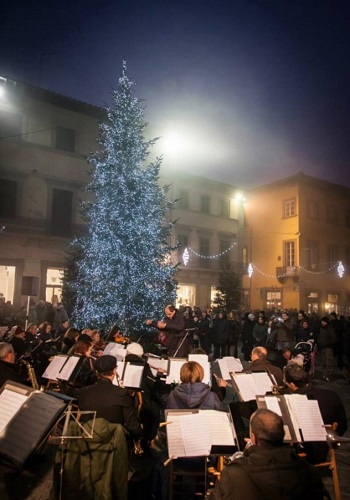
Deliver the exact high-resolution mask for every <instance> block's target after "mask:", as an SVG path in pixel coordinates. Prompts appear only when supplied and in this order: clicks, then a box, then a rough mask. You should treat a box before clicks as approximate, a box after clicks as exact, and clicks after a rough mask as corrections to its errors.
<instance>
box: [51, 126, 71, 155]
mask: <svg viewBox="0 0 350 500" xmlns="http://www.w3.org/2000/svg"><path fill="white" fill-rule="evenodd" d="M55 139H56V140H55V148H56V149H62V150H63V151H69V152H70V153H74V151H75V130H72V129H71V128H66V127H61V126H59V125H57V126H56V138H55Z"/></svg>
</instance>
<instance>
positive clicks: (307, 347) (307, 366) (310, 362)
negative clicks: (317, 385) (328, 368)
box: [292, 339, 316, 375]
mask: <svg viewBox="0 0 350 500" xmlns="http://www.w3.org/2000/svg"><path fill="white" fill-rule="evenodd" d="M315 354H316V353H315V341H314V340H313V339H310V340H307V341H305V340H304V341H302V342H298V343H297V344H296V346H295V347H294V350H293V354H292V360H293V362H296V363H298V364H300V365H301V366H302V367H303V368H304V370H305V371H306V372H307V373H310V374H312V375H313V374H314V365H315Z"/></svg>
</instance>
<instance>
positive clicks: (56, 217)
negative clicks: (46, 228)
mask: <svg viewBox="0 0 350 500" xmlns="http://www.w3.org/2000/svg"><path fill="white" fill-rule="evenodd" d="M72 210H73V193H72V191H65V190H63V189H53V191H52V213H51V234H52V235H53V236H63V237H69V236H71V234H72Z"/></svg>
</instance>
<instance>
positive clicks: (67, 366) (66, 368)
mask: <svg viewBox="0 0 350 500" xmlns="http://www.w3.org/2000/svg"><path fill="white" fill-rule="evenodd" d="M80 359H81V358H80V356H69V357H68V358H67V359H66V362H65V363H64V365H63V367H62V368H61V370H60V371H59V373H58V374H57V378H58V379H60V380H69V378H70V376H71V375H72V373H73V371H74V368H75V367H76V366H77V364H78V361H79V360H80Z"/></svg>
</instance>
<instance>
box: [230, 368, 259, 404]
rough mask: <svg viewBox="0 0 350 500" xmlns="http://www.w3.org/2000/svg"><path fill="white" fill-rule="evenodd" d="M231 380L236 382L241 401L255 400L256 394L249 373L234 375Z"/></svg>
mask: <svg viewBox="0 0 350 500" xmlns="http://www.w3.org/2000/svg"><path fill="white" fill-rule="evenodd" d="M232 380H234V381H235V382H236V384H237V386H238V389H239V392H240V395H241V398H242V399H243V401H251V400H252V399H255V396H256V395H257V392H256V387H255V384H254V380H253V377H252V375H251V373H239V374H234V375H233V379H232Z"/></svg>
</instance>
